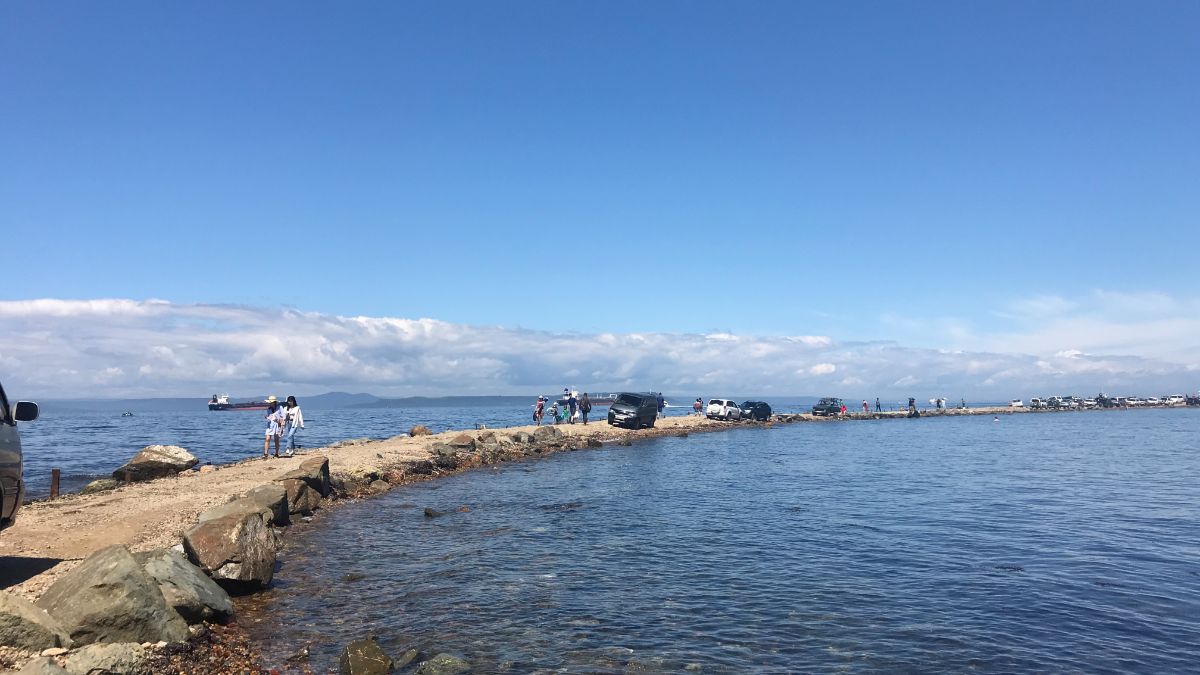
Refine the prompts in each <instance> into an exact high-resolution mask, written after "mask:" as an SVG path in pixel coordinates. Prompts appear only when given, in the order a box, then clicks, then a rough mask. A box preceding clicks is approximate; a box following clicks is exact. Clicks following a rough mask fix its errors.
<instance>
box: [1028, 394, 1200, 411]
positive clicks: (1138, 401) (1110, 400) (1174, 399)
mask: <svg viewBox="0 0 1200 675" xmlns="http://www.w3.org/2000/svg"><path fill="white" fill-rule="evenodd" d="M1198 402H1200V401H1198ZM1008 405H1009V406H1011V407H1013V408H1023V407H1026V406H1025V403H1024V402H1023V401H1022V400H1021V399H1019V398H1014V399H1013V400H1012V401H1010V402H1009V404H1008ZM1184 405H1196V404H1195V403H1192V399H1191V398H1189V397H1187V396H1184V395H1183V394H1172V395H1170V396H1147V397H1145V398H1139V397H1137V396H1105V395H1104V394H1100V395H1099V396H1097V397H1095V398H1080V397H1078V396H1049V397H1047V398H1039V397H1037V396H1035V397H1033V398H1031V399H1029V406H1028V407H1030V408H1056V409H1062V408H1070V409H1088V408H1133V407H1147V406H1150V407H1153V406H1160V407H1175V406H1184Z"/></svg>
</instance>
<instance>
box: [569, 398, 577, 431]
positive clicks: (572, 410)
mask: <svg viewBox="0 0 1200 675" xmlns="http://www.w3.org/2000/svg"><path fill="white" fill-rule="evenodd" d="M567 407H568V408H570V414H569V415H567V421H568V422H569V423H571V424H575V411H576V410H578V409H579V400H578V399H576V398H575V394H567Z"/></svg>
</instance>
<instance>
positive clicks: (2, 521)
mask: <svg viewBox="0 0 1200 675" xmlns="http://www.w3.org/2000/svg"><path fill="white" fill-rule="evenodd" d="M37 416H38V407H37V404H36V403H30V402H29V401H17V403H16V405H14V406H12V407H9V405H8V399H7V398H5V397H4V387H0V529H4V528H6V527H8V526H9V525H12V523H13V520H14V519H16V517H17V510H18V509H20V508H21V500H22V498H23V497H24V493H25V483H24V481H23V480H22V477H21V435H20V434H18V433H17V422H32V421H34V420H35V419H37Z"/></svg>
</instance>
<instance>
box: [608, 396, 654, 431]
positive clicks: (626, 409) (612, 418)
mask: <svg viewBox="0 0 1200 675" xmlns="http://www.w3.org/2000/svg"><path fill="white" fill-rule="evenodd" d="M656 419H658V397H657V396H655V395H654V394H633V393H628V392H627V393H624V394H617V397H616V398H615V399H613V402H612V405H610V406H608V423H609V424H611V425H613V426H614V427H629V428H630V429H641V428H642V427H653V426H654V420H656Z"/></svg>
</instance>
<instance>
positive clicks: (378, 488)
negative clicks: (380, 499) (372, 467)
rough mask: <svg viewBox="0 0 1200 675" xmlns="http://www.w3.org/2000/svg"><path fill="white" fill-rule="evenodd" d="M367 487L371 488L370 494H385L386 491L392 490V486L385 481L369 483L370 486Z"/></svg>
mask: <svg viewBox="0 0 1200 675" xmlns="http://www.w3.org/2000/svg"><path fill="white" fill-rule="evenodd" d="M369 487H370V488H371V492H387V491H388V490H390V489H392V486H391V485H390V484H389V483H388V482H387V481H385V480H374V481H371V485H370V486H369Z"/></svg>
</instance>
